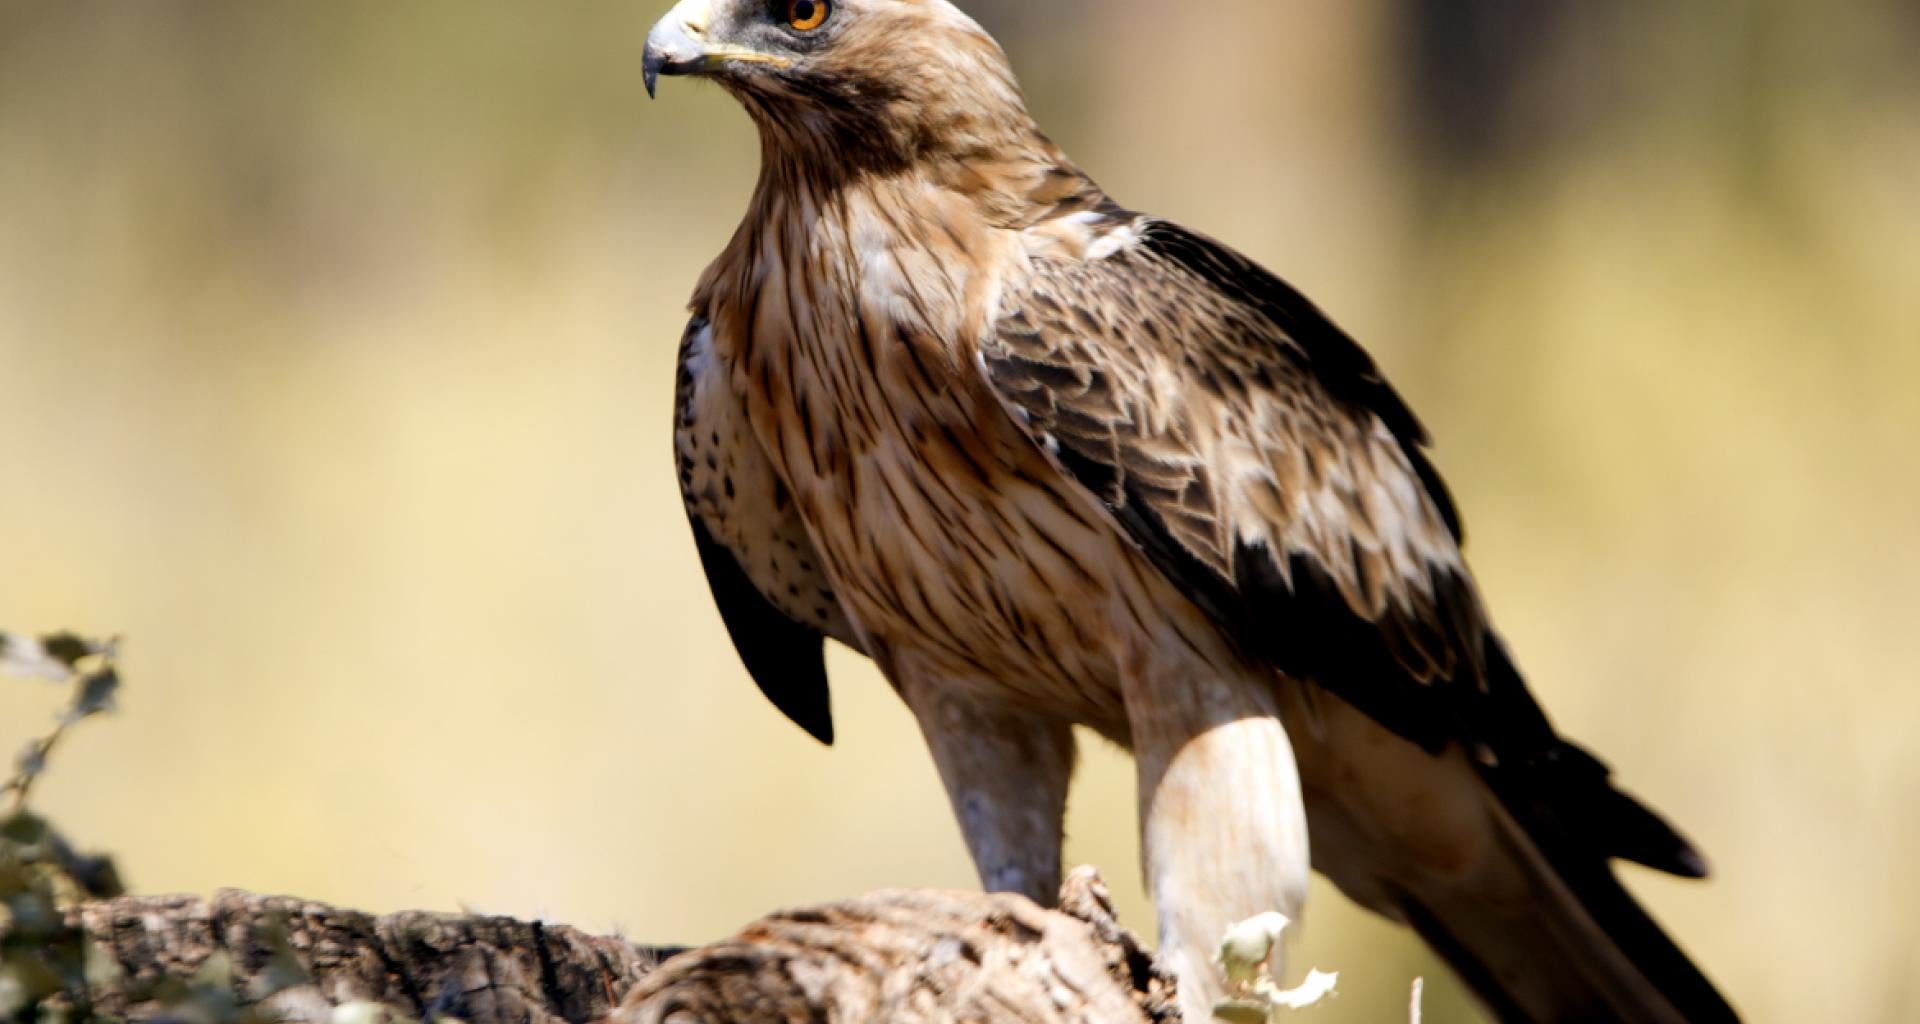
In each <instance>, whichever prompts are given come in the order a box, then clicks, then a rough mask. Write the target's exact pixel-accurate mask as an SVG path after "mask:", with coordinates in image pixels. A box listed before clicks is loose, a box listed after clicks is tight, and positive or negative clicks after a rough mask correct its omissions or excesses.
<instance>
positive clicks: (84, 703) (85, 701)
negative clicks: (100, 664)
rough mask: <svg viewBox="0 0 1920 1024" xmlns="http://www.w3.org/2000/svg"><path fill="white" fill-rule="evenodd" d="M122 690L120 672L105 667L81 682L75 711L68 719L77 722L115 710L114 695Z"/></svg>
mask: <svg viewBox="0 0 1920 1024" xmlns="http://www.w3.org/2000/svg"><path fill="white" fill-rule="evenodd" d="M119 691H120V674H119V673H118V672H115V671H114V670H113V669H111V668H103V669H101V670H100V671H98V672H95V673H93V674H92V675H90V676H88V677H87V678H86V679H84V680H82V681H81V683H80V691H79V693H78V694H76V695H75V696H74V700H73V711H72V712H71V713H70V714H69V715H68V716H67V721H68V722H69V723H71V722H77V721H79V720H80V719H82V718H88V717H91V716H93V715H97V714H101V713H102V712H106V711H112V710H113V698H114V695H115V694H117V693H118V692H119Z"/></svg>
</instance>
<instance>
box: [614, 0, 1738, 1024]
mask: <svg viewBox="0 0 1920 1024" xmlns="http://www.w3.org/2000/svg"><path fill="white" fill-rule="evenodd" d="M804 7H805V10H804V11H802V10H800V8H799V7H794V6H793V5H789V4H786V3H768V2H764V0H685V2H683V3H681V4H680V6H679V7H676V8H675V9H674V11H673V12H672V13H670V14H669V15H668V16H667V18H666V19H664V20H663V21H662V22H661V23H660V25H659V26H658V27H657V28H656V29H655V30H654V33H653V35H652V37H651V38H650V39H649V43H648V52H647V70H648V83H649V88H651V87H652V85H653V80H654V76H656V75H658V74H701V75H706V76H708V77H711V78H712V79H714V80H715V81H717V82H719V83H720V84H721V85H722V86H724V87H725V88H726V89H727V90H728V91H729V92H730V93H732V94H733V95H734V96H735V97H737V98H738V99H739V100H740V101H741V102H742V104H743V105H744V106H745V107H746V108H747V110H748V111H749V113H750V114H751V115H752V117H753V119H754V122H755V124H756V125H757V127H758V128H759V130H760V133H761V140H762V152H763V165H762V169H761V175H760V180H759V183H758V185H757V186H756V188H755V190H754V194H753V198H752V202H751V205H750V207H749V210H748V213H747V216H746V217H745V219H744V220H743V222H742V223H741V225H740V228H739V230H738V231H737V232H736V233H735V235H734V237H733V238H732V240H731V241H730V242H729V243H728V244H727V246H726V248H725V249H724V251H723V252H722V253H721V255H720V256H719V258H718V259H716V260H715V261H714V262H713V264H712V265H711V266H710V267H709V268H708V270H707V272H706V274H705V275H704V276H703V278H702V280H701V281H700V283H699V285H698V287H697V288H696V289H695V293H694V298H693V302H692V310H693V321H692V324H691V325H690V327H689V330H688V335H687V340H686V342H685V343H684V344H683V346H682V353H681V388H680V419H679V429H678V431H677V434H676V443H677V446H678V453H679V457H680V468H681V483H682V487H683V490H684V491H685V493H686V495H687V504H688V511H689V514H690V516H691V518H692V520H693V525H694V533H695V537H696V541H697V542H698V544H699V546H700V548H701V552H702V557H703V560H704V562H705V564H706V566H707V569H708V573H709V578H710V580H711V582H712V583H713V587H714V592H715V595H716V598H717V600H718V601H719V603H720V606H721V611H722V615H723V617H724V618H725V619H726V621H727V624H728V627H729V629H730V630H731V632H732V635H733V637H734V640H735V643H736V645H737V646H738V647H739V648H740V651H741V654H742V657H743V660H744V661H745V662H746V664H747V667H748V669H749V670H750V672H751V673H752V674H753V676H754V678H755V680H756V681H757V682H758V683H759V684H760V686H761V688H762V689H763V690H765V691H766V692H767V693H768V695H769V696H770V697H771V698H773V700H774V702H775V703H776V704H777V705H779V706H780V707H781V708H782V709H783V710H785V711H786V712H787V713H788V714H789V715H791V716H793V717H795V718H796V720H798V721H800V722H801V724H802V725H804V726H806V727H807V728H809V730H810V731H813V732H814V733H815V734H816V735H822V734H827V735H830V726H829V725H827V724H825V722H826V719H825V715H826V703H825V701H826V681H825V676H824V671H823V670H822V669H821V668H820V657H819V645H820V643H821V641H822V638H823V637H826V636H831V637H834V638H836V639H839V640H841V641H843V642H845V643H847V644H848V645H849V646H852V647H854V648H855V649H857V650H860V651H862V652H864V653H865V654H867V655H868V656H869V657H871V658H873V659H874V661H875V662H876V663H878V664H879V666H880V668H881V669H882V671H883V672H884V673H885V674H886V676H887V677H888V679H889V680H890V681H891V682H892V684H893V685H894V687H895V688H896V689H897V690H898V691H899V693H900V695H901V697H902V698H903V699H904V700H905V701H906V703H907V705H908V706H909V707H910V708H911V709H912V710H913V712H914V714H915V716H916V718H917V719H918V720H919V722H920V725H921V729H922V731H923V733H924V734H925V736H926V739H927V742H928V746H929V749H930V750H931V752H932V754H933V756H934V759H935V762H936V764H937V766H938V767H939V769H940V774H941V777H942V780H943V781H944V783H945V784H946V787H947V789H948V793H949V796H950V797H951V799H952V802H953V806H954V810H955V813H956V815H957V816H958V818H959V820H960V823H961V827H962V832H963V834H964V835H965V837H966V839H967V843H968V846H969V849H970V851H971V852H972V854H973V856H974V860H975V862H976V865H977V866H978V868H979V871H980V875H981V878H982V880H983V881H984V882H985V883H986V884H987V885H989V886H990V887H993V888H997V889H1007V890H1011V891H1016V892H1022V893H1025V894H1027V895H1029V896H1032V897H1034V898H1035V899H1039V900H1042V901H1045V900H1049V899H1051V898H1052V895H1053V891H1054V888H1055V886H1056V885H1057V883H1058V879H1059V856H1060V827H1061V815H1062V813H1063V810H1064V804H1065V797H1066V789H1067V784H1068V780H1069V778H1070V776H1071V773H1072V766H1073V760H1074V749H1073V736H1072V732H1071V726H1072V725H1074V724H1082V725H1086V726H1089V727H1091V728H1093V729H1095V730H1096V731H1098V732H1100V733H1102V734H1104V735H1105V736H1107V737H1109V738H1111V739H1112V740H1114V741H1115V742H1117V743H1120V744H1122V745H1124V746H1126V747H1128V748H1129V749H1131V750H1132V751H1133V753H1134V755H1135V759H1136V761H1137V763H1138V766H1139V774H1140V816H1141V840H1142V847H1143V854H1144V859H1145V861H1146V865H1147V872H1148V880H1149V883H1150V884H1151V886H1152V887H1153V889H1154V895H1155V900H1156V903H1157V904H1158V906H1159V911H1160V921H1159V924H1160V934H1161V940H1162V951H1163V955H1164V956H1165V957H1166V958H1167V960H1168V962H1169V963H1171V964H1172V965H1173V966H1174V968H1175V970H1176V971H1177V972H1178V973H1179V975H1180V979H1181V984H1182V991H1183V998H1182V1002H1183V1005H1184V1007H1185V1008H1186V1010H1187V1012H1188V1013H1189V1015H1191V1016H1192V1017H1193V1019H1205V1016H1206V1010H1207V1007H1208V1005H1209V998H1210V996H1211V994H1213V993H1215V992H1217V990H1218V982H1217V979H1216V978H1215V977H1214V976H1213V973H1212V971H1211V970H1210V969H1209V968H1208V966H1207V964H1206V953H1207V951H1208V950H1209V948H1210V946H1211V944H1212V943H1213V942H1214V941H1216V940H1217V939H1218V938H1219V937H1220V935H1221V934H1222V933H1223V932H1224V930H1225V928H1226V926H1227V925H1228V924H1230V923H1232V922H1233V921H1235V920H1238V919H1241V918H1245V917H1249V916H1252V915H1253V914H1255V913H1258V912H1261V911H1266V910H1280V911H1283V912H1285V913H1287V914H1289V915H1290V916H1296V917H1297V916H1298V915H1299V911H1300V907H1301V903H1302V901H1303V899H1304V896H1305V890H1306V876H1307V868H1308V863H1309V860H1311V863H1312V866H1313V867H1315V868H1317V869H1318V870H1320V871H1322V872H1324V873H1325V874H1327V875H1328V876H1329V877H1331V878H1332V879H1333V880H1334V881H1335V882H1336V883H1337V884H1338V885H1339V886H1340V887H1341V888H1342V889H1343V890H1344V891H1346V892H1347V894H1348V895H1350V896H1351V897H1353V898H1354V899H1355V900H1357V901H1358V902H1360V903H1361V904H1362V905H1364V906H1367V907H1369V908H1370V909H1373V910H1375V911H1377V912H1379V913H1381V914H1384V915H1386V916H1388V917H1390V918H1392V919H1394V920H1397V921H1401V922H1404V923H1406V924H1408V925H1410V926H1411V927H1413V928H1414V929H1416V930H1417V931H1419V932H1420V934H1421V935H1422V936H1423V937H1424V938H1426V939H1427V940H1428V942H1429V943H1430V944H1432V945H1433V946H1434V948H1435V949H1436V950H1438V951H1439V952H1440V953H1441V954H1442V955H1444V956H1446V957H1447V959H1448V960H1449V961H1450V962H1452V963H1453V964H1454V965H1455V967H1456V968H1457V969H1458V970H1460V972H1461V973H1462V975H1463V976H1464V977H1465V978H1466V979H1467V981H1468V982H1469V983H1470V984H1472V985H1473V986H1474V988H1475V989H1476V990H1477V991H1478V992H1479V993H1480V994H1481V995H1482V997H1483V998H1484V999H1485V1000H1486V1002H1487V1004H1488V1005H1489V1006H1490V1007H1491V1008H1493V1009H1494V1010H1495V1011H1496V1012H1498V1013H1500V1014H1501V1015H1502V1016H1503V1017H1506V1018H1509V1019H1572V1018H1578V1019H1607V1018H1616V1019H1646V1020H1679V1019H1716V1018H1719V1019H1725V1018H1727V1017H1730V1016H1731V1011H1730V1010H1728V1009H1727V1007H1726V1005H1725V1003H1724V1002H1723V1001H1722V1000H1721V999H1720V997H1719V996H1718V995H1717V994H1716V993H1714V991H1713V989H1712V987H1711V986H1710V985H1709V984H1708V983H1707V982H1706V980H1705V979H1704V978H1702V977H1701V976H1700V974H1699V973H1698V972H1697V970H1695V969H1694V967H1693V966H1692V965H1691V964H1690V963H1689V962H1688V961H1687V959H1686V958H1685V956H1684V955H1682V954H1681V953H1680V952H1679V950H1677V949H1676V948H1675V947H1674V946H1673V945H1672V943H1671V942H1670V941H1669V940H1668V939H1667V938H1666V937H1665V936H1664V935H1663V934H1662V933H1661V932H1660V930H1659V929H1658V927H1657V926H1656V925H1654V924H1653V922H1652V921H1651V920H1650V919H1649V918H1648V917H1647V916H1646V915H1645V913H1644V912H1643V911H1641V910H1640V908H1639V907H1638V905H1637V904H1636V903H1635V902H1634V901H1633V899H1632V898H1631V897H1630V896H1629V895H1628V894H1627V893H1626V892H1625V891H1624V890H1623V889H1622V888H1621V887H1620V886H1619V884H1618V882H1617V881H1615V879H1614V877H1613V874H1612V870H1611V868H1610V866H1609V864H1608V861H1609V859H1610V858H1614V857H1621V858H1627V859H1632V860H1637V861H1640V862H1642V863H1645V864H1649V865H1652V866H1654V867H1657V868H1661V869H1663V870H1667V871H1671V872H1675V873H1679V874H1689V875H1698V874H1702V873H1704V865H1703V863H1702V862H1701V861H1700V859H1699V857H1698V855H1697V854H1696V853H1695V852H1694V851H1693V849H1692V848H1691V846H1689V844H1688V843H1687V842H1686V841H1685V840H1684V839H1682V838H1681V837H1680V836H1679V835H1678V834H1677V833H1675V832H1674V831H1673V830H1672V829H1670V828H1669V827H1667V826H1666V825H1665V824H1664V823H1663V822H1661V821H1660V820H1659V819H1658V818H1657V817H1655V816H1654V815H1653V814H1652V813H1651V812H1649V811H1648V810H1646V809H1645V808H1644V807H1642V806H1641V805H1640V804H1638V803H1637V802H1635V801H1634V800H1632V799H1631V798H1629V797H1627V796H1626V795H1624V794H1622V793H1621V792H1620V791H1619V790H1617V789H1615V788H1614V787H1613V786H1612V784H1611V782H1610V781H1609V777H1608V773H1607V771H1606V769H1605V767H1604V766H1603V765H1601V764H1600V762H1598V761H1597V760H1595V759H1593V758H1592V757H1591V756H1589V755H1587V754H1585V753H1584V752H1583V751H1581V750H1580V749H1579V748H1577V747H1575V746H1573V745H1572V744H1570V743H1568V742H1566V741H1565V740H1564V739H1562V738H1561V737H1560V736H1559V735H1558V734H1557V733H1556V732H1555V731H1554V729H1553V728H1552V726H1551V725H1550V724H1549V723H1548V721H1547V719H1546V717H1545V716H1544V714H1542V713H1541V711H1540V709H1539V707H1538V705H1537V704H1536V703H1535V702H1534V700H1533V698H1532V697H1531V696H1530V695H1529V694H1528V692H1527V689H1526V687H1525V685H1524V683H1522V681H1521V679H1520V676H1519V674H1518V672H1517V671H1515V669H1514V667H1513V665H1512V663H1511V660H1510V659H1509V658H1508V656H1507V654H1506V652H1505V649H1504V648H1503V646H1502V645H1501V643H1500V641H1499V639H1498V637H1497V635H1496V634H1495V633H1494V631H1493V629H1492V627H1491V625H1490V622H1489V619H1488V616H1487V613H1486V609H1485V606H1484V604H1483V602H1482V600H1481V598H1480V595H1479V593H1478V590H1477V588H1476V587H1475V585H1474V582H1473V578H1472V574H1471V572H1470V571H1469V569H1468V567H1467V565H1466V562H1465V559H1464V558H1463V556H1462V553H1461V536H1462V534H1461V527H1460V520H1459V516H1458V514H1457V513H1456V511H1455V509H1454V506H1453V502H1452V500H1451V499H1450V498H1449V497H1448V495H1447V492H1446V490H1445V487H1444V485H1443V484H1442V483H1441V480H1440V477H1439V475H1438V473H1437V472H1436V471H1435V470H1434V468H1433V466H1432V465H1431V463H1430V462H1429V461H1428V457H1427V454H1426V449H1425V446H1426V443H1427V437H1426V434H1425V432H1424V430H1423V429H1422V428H1421V426H1420V424H1419V423H1418V421H1417V420H1416V419H1415V418H1414V416H1413V414H1412V413H1411V412H1410V411H1409V410H1408V408H1407V407H1406V405H1405V403H1404V402H1402V401H1401V399H1400V398H1399V396H1398V395H1396V394H1395V392H1394V391H1393V389H1392V388H1391V387H1390V386H1389V385H1388V384H1387V383H1386V382H1385V380H1384V379H1383V378H1382V376H1381V374H1380V373H1379V371H1378V369H1377V368H1376V367H1375V366H1374V364H1373V362H1372V361H1371V360H1370V359H1369V358H1368V357H1367V356H1366V354H1365V353H1364V352H1363V351H1362V350H1361V349H1360V348H1359V346H1358V345H1356V344H1355V343H1354V342H1353V341H1352V340H1351V339H1349V338H1348V337H1347V336H1346V335H1345V334H1344V333H1342V332H1341V331H1340V330H1339V328H1337V327H1336V326H1334V324H1333V323H1332V322H1331V321H1330V320H1329V319H1328V318H1327V317H1326V316H1325V315H1324V314H1322V313H1321V312H1320V311H1319V310H1317V309H1316V308H1314V307H1313V306H1312V305H1311V304H1310V303H1309V302H1308V301H1307V300H1306V299H1304V298H1303V297H1301V296H1300V295H1299V294H1298V293H1297V292H1295V291H1294V290H1293V289H1291V288H1289V287H1288V286H1286V285H1285V284H1284V283H1282V282H1281V281H1280V280H1279V279H1277V278H1275V277H1274V276H1272V275H1271V274H1269V273H1267V272H1266V271H1265V270H1263V269H1261V268H1260V267H1258V266H1257V265H1255V264H1254V263H1252V262H1251V261H1249V260H1247V259H1246V258H1245V257H1243V256H1241V255H1239V254H1237V253H1235V252H1233V251H1232V250H1231V249H1229V248H1227V247H1226V246H1224V245H1222V244H1220V243H1218V242H1215V241H1212V240H1211V239H1208V238H1205V237H1204V236H1201V235H1199V234H1197V233H1195V232H1191V231H1188V230H1186V229H1184V228H1180V227H1178V226H1176V225H1173V224H1171V223H1168V222H1165V221H1161V220H1157V219H1155V218H1152V217H1150V216H1146V215H1142V214H1139V213H1136V212H1133V211H1130V210H1128V209H1127V208H1125V207H1123V206H1121V205H1120V204H1119V203H1117V202H1115V201H1114V200H1112V199H1111V198H1109V197H1108V196H1106V194H1105V193H1103V192H1102V191H1101V190H1100V189H1099V187H1098V186H1097V185H1095V184H1094V183H1093V181H1092V180H1091V179H1090V178H1089V177H1088V176H1087V175H1086V174H1084V173H1083V172H1082V171H1081V170H1080V169H1079V168H1078V167H1076V166H1075V165H1074V164H1073V163H1072V162H1071V161H1070V160H1068V159H1067V157H1066V156H1065V155H1064V154H1062V153H1061V152H1060V151H1059V149H1058V148H1057V147H1055V146H1054V145H1053V144H1052V143H1051V142H1050V141H1048V140H1047V138H1046V137H1045V136H1044V135H1042V134H1041V133H1040V132H1039V130H1038V129H1037V128H1036V127H1035V126H1034V125H1033V123H1032V121H1031V119H1030V118H1029V117H1028V116H1027V114H1026V109H1025V105H1024V101H1023V100H1022V98H1021V95H1020V92H1019V88H1018V86H1017V84H1016V83H1015V81H1014V79H1013V76H1012V73H1011V71H1010V70H1009V69H1008V67H1007V64H1006V61H1005V58H1004V56H1003V55H1002V54H1001V53H1000V51H999V48H998V47H997V46H996V45H995V44H994V43H993V41H992V40H991V39H990V38H989V37H988V36H987V35H986V34H985V33H984V32H982V31H981V30H980V29H979V27H978V26H977V25H975V24H974V23H973V22H971V21H970V20H968V19H967V18H966V17H965V16H964V15H962V14H960V13H959V11H957V10H956V9H955V8H954V7H953V6H951V5H950V4H949V3H947V2H945V0H837V2H833V3H827V2H825V0H816V2H814V3H810V4H806V5H804ZM790 8H791V10H790ZM823 11H824V12H825V13H824V14H822V12H823ZM803 15H804V16H803Z"/></svg>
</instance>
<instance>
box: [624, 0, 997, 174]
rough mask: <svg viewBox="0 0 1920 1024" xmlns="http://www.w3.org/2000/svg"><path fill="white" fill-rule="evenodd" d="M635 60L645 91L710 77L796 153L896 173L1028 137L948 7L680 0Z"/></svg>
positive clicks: (974, 32)
mask: <svg viewBox="0 0 1920 1024" xmlns="http://www.w3.org/2000/svg"><path fill="white" fill-rule="evenodd" d="M645 61H646V63H645V71H646V84H647V92H648V93H649V94H651V93H652V92H653V91H654V89H655V86H656V84H657V82H658V79H659V76H660V75H699V76H702V77H705V78H710V79H713V80H714V81H716V82H718V83H720V84H721V85H722V86H724V87H725V88H726V89H727V91H728V92H730V93H732V94H733V95H734V96H735V97H737V98H738V99H739V100H740V102H741V103H742V104H743V105H744V106H745V107H746V108H747V110H748V112H749V113H751V114H752V115H753V118H754V120H755V121H756V122H757V123H758V124H759V126H760V129H761V132H762V134H763V136H765V137H766V138H767V140H768V142H769V143H771V144H772V145H771V147H770V148H778V149H780V150H783V151H787V152H790V153H793V154H795V155H801V154H808V153H811V154H814V155H818V156H821V157H829V156H830V157H831V158H832V159H834V160H838V161H847V160H853V161H859V162H862V163H867V164H876V165H888V164H893V165H905V164H911V163H914V162H917V161H920V160H923V159H926V158H928V157H937V156H939V155H941V154H943V153H946V154H964V153H980V152H984V151H991V150H993V149H995V148H997V147H1000V146H1003V145H1006V144H1008V143H1016V142H1017V141H1019V140H1021V139H1023V138H1024V137H1025V136H1027V135H1028V134H1030V133H1031V132H1032V122H1031V121H1030V120H1029V119H1028V117H1027V113H1026V105H1025V102H1024V100H1023V99H1022V98H1021V95H1020V90H1019V86H1018V85H1017V84H1016V83H1015V81H1014V78H1013V72H1012V71H1011V70H1010V69H1009V68H1008V65H1007V59H1006V55H1005V54H1004V53H1002V52H1001V50H1000V47H999V44H997V43H995V42H994V41H993V38H992V37H991V36H989V35H987V33H986V31H985V30H983V29H982V28H981V27H980V26H979V25H978V24H976V23H975V22H974V21H973V19H971V18H969V17H967V16H966V15H965V14H963V13H961V12H960V10H959V9H958V8H956V7H954V6H953V5H952V4H951V3H948V2H947V0H681V2H680V3H679V5H678V6H676V7H674V9H673V10H671V11H669V12H668V13H667V16H666V17H664V18H662V19H660V22H659V24H657V25H655V26H654V28H653V31H652V33H651V34H649V35H648V37H647V51H646V58H645Z"/></svg>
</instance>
